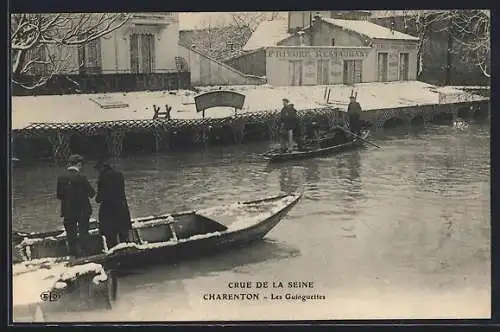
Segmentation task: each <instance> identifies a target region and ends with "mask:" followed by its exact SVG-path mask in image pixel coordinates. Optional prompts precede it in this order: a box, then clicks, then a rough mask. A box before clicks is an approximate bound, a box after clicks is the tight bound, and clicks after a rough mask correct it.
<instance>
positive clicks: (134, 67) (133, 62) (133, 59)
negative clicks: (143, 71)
mask: <svg viewBox="0 0 500 332" xmlns="http://www.w3.org/2000/svg"><path fill="white" fill-rule="evenodd" d="M138 57H139V40H138V35H137V34H135V33H134V34H132V35H131V36H130V70H131V71H132V73H139V59H138Z"/></svg>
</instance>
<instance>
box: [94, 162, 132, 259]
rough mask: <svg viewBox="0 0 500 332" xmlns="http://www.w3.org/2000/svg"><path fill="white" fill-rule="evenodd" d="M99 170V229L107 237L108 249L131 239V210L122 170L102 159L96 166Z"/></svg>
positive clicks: (97, 197) (97, 199)
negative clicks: (117, 169)
mask: <svg viewBox="0 0 500 332" xmlns="http://www.w3.org/2000/svg"><path fill="white" fill-rule="evenodd" d="M95 168H96V170H97V171H98V172H99V179H98V181H97V195H96V198H95V200H96V202H97V203H100V207H99V231H100V233H101V235H104V236H105V237H106V244H107V246H108V249H111V248H112V247H114V246H115V245H117V244H118V242H127V241H128V240H129V236H128V234H129V230H131V229H132V222H131V220H130V211H129V208H128V204H127V198H126V196H125V179H124V177H123V174H122V173H121V172H118V171H116V170H114V169H113V168H111V166H110V165H109V164H107V163H105V162H103V161H100V162H98V163H97V164H96V166H95Z"/></svg>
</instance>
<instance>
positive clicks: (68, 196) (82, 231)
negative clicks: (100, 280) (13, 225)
mask: <svg viewBox="0 0 500 332" xmlns="http://www.w3.org/2000/svg"><path fill="white" fill-rule="evenodd" d="M83 165H84V161H83V157H82V156H80V155H78V154H74V155H71V156H70V157H69V159H68V168H67V169H66V172H65V173H64V174H63V175H60V176H59V177H58V178H57V194H56V195H57V198H58V199H59V200H60V201H61V217H62V218H63V222H64V228H65V230H66V238H67V243H68V251H69V255H70V256H74V257H78V256H80V255H85V254H87V249H88V248H87V245H88V237H89V219H90V216H91V215H92V206H91V205H90V201H89V198H92V197H94V195H95V190H94V188H92V186H91V185H90V183H89V181H88V180H87V178H86V177H85V175H83V174H82V173H81V172H82V170H83ZM79 246H80V249H81V250H79V248H78V247H79Z"/></svg>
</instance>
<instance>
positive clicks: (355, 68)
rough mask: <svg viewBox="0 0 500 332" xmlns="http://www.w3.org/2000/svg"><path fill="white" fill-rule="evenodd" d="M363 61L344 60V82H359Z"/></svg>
mask: <svg viewBox="0 0 500 332" xmlns="http://www.w3.org/2000/svg"><path fill="white" fill-rule="evenodd" d="M362 68H363V62H362V60H344V76H343V80H342V81H343V83H344V84H355V83H361V80H362V76H361V72H362Z"/></svg>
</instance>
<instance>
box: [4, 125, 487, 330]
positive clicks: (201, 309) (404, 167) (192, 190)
mask: <svg viewBox="0 0 500 332" xmlns="http://www.w3.org/2000/svg"><path fill="white" fill-rule="evenodd" d="M374 142H376V143H377V144H378V145H379V146H380V147H381V148H380V149H377V148H375V147H372V146H367V147H366V148H365V149H362V150H358V151H351V152H347V153H344V154H341V155H334V156H329V157H322V158H316V159H311V160H305V161H300V162H292V163H284V164H280V165H276V166H273V167H269V166H268V165H267V163H266V161H264V160H263V159H262V158H261V157H260V156H259V153H262V152H264V151H265V150H266V149H267V148H268V146H269V145H268V144H267V143H260V144H253V145H243V146H233V147H225V148H209V149H207V150H204V151H194V152H183V153H175V154H170V155H158V156H157V155H148V156H140V157H133V158H125V159H122V160H118V161H116V163H115V165H116V167H117V168H118V169H120V170H121V171H123V173H124V174H125V177H126V190H127V195H128V200H129V205H130V209H131V213H132V215H133V216H145V215H152V214H157V213H165V212H173V211H180V210H185V209H191V208H198V207H208V206H212V205H214V204H220V203H224V202H233V201H235V200H248V199H255V198H259V197H263V196H268V195H273V194H275V193H278V192H280V191H293V190H303V191H304V196H303V199H302V200H301V202H299V204H298V205H297V206H296V207H295V208H294V209H293V210H292V211H291V212H290V213H289V214H288V216H287V217H286V218H285V219H283V220H282V222H281V223H280V224H278V225H277V227H276V228H275V229H273V230H272V231H271V232H270V233H269V234H268V235H267V237H266V238H265V240H263V241H261V242H257V243H254V244H253V245H251V246H249V247H245V248H241V249H237V250H232V251H230V252H227V253H223V254H220V255H216V256H211V257H207V258H202V259H197V260H194V261H187V262H182V263H180V264H176V265H168V266H161V267H154V268H150V269H148V270H141V271H135V272H134V273H133V274H130V275H128V276H126V277H123V278H120V279H119V294H118V300H117V302H116V303H115V306H114V308H113V309H112V310H110V311H97V310H96V311H89V312H81V313H65V314H60V315H59V314H58V315H55V316H53V317H52V316H51V319H55V320H79V321H83V320H85V321H88V320H101V321H116V320H119V321H130V320H134V321H136V320H157V321H158V320H159V321H172V320H234V319H239V320H256V319H260V320H265V319H268V320H269V319H275V320H277V319H285V320H286V319H365V318H395V319H397V318H489V316H490V249H489V248H490V134H489V125H471V126H470V127H468V128H466V129H463V130H459V129H457V128H453V127H446V126H443V127H428V128H425V129H423V130H421V131H419V132H412V133H408V132H407V131H406V132H404V133H397V132H393V133H387V132H386V133H384V134H379V135H378V136H377V137H375V138H374ZM91 166H92V165H89V167H88V168H87V169H86V170H85V173H86V174H87V175H88V177H89V178H90V179H91V181H94V182H95V178H96V176H95V174H94V173H93V170H92V167H91ZM60 171H61V169H60V168H58V167H56V166H53V165H47V164H40V165H32V166H21V167H16V168H15V169H14V174H13V182H12V185H13V195H14V196H13V221H12V223H13V228H14V229H16V230H27V231H42V230H49V229H53V228H55V227H57V226H59V225H60V223H61V221H60V219H59V217H58V212H59V210H58V208H59V207H58V202H57V200H56V199H55V193H54V191H55V179H56V176H57V174H58V172H60ZM94 210H97V209H96V208H94ZM95 215H96V213H95V214H94V216H95ZM234 281H251V282H253V283H254V285H255V282H257V281H267V282H269V284H270V287H272V282H273V281H275V282H279V281H282V282H288V281H310V282H313V284H314V288H312V289H311V288H295V289H288V288H286V285H284V286H285V288H283V289H280V288H274V289H273V288H268V289H265V290H262V289H241V290H231V289H229V288H228V283H229V282H234ZM207 293H219V294H220V293H259V297H260V298H259V300H245V301H241V300H240V301H238V300H235V301H209V300H203V295H204V294H207ZM271 293H272V294H274V295H284V294H286V293H290V294H303V295H314V294H316V295H321V296H324V297H325V299H323V300H320V299H316V300H314V299H312V300H307V301H305V302H303V301H300V300H271V299H270V298H269V297H270V296H271ZM263 296H267V297H268V299H264V298H263Z"/></svg>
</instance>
